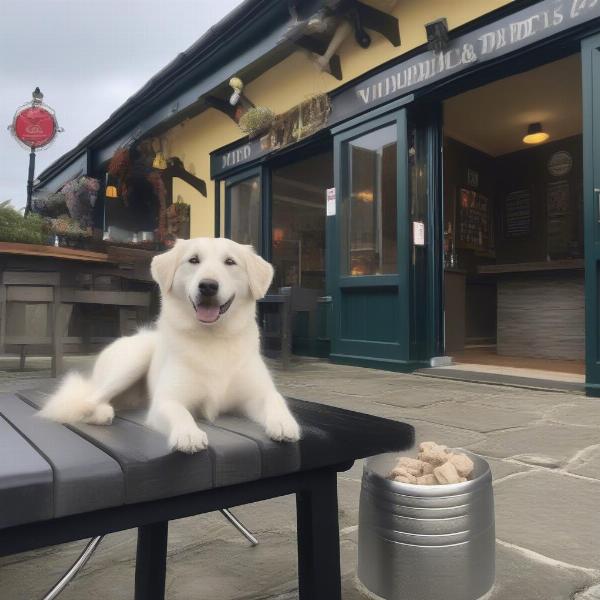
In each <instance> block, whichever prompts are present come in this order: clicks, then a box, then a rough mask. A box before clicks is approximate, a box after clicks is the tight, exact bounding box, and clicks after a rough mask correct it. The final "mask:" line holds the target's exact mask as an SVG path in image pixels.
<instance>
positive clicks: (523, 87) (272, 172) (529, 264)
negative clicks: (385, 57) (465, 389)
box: [211, 1, 600, 394]
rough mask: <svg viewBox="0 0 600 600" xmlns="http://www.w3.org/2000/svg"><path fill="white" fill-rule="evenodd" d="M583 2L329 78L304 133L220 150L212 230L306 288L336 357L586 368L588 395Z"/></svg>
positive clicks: (596, 376)
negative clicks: (323, 100) (291, 139)
mask: <svg viewBox="0 0 600 600" xmlns="http://www.w3.org/2000/svg"><path fill="white" fill-rule="evenodd" d="M599 18H600V5H598V4H597V3H594V2H587V3H586V2H583V3H579V4H578V3H577V2H574V3H572V2H559V3H556V2H545V1H542V2H533V3H527V6H526V7H525V8H522V9H521V10H514V11H513V12H510V11H505V12H504V13H503V14H502V15H500V16H499V18H497V19H496V20H490V19H484V20H481V22H472V23H470V24H469V26H467V27H465V28H463V29H462V30H461V32H460V35H457V36H453V38H452V39H451V40H450V42H449V45H448V46H447V47H446V48H445V49H444V50H442V51H441V52H432V51H429V50H427V49H422V50H421V52H415V53H413V54H412V55H411V56H409V58H407V59H405V60H403V61H398V62H396V63H395V64H392V65H391V66H386V68H385V69H380V70H379V71H378V72H376V73H373V74H369V73H367V74H365V75H364V76H363V77H360V78H358V79H357V80H355V81H353V82H351V83H349V84H348V85H347V86H344V87H343V88H342V89H339V90H336V91H335V92H332V93H331V94H329V99H330V104H331V108H330V112H329V114H328V115H327V120H326V122H325V123H323V124H322V125H321V126H319V127H318V130H317V131H314V132H312V133H311V135H309V136H308V137H307V138H306V139H302V140H300V141H298V142H296V143H289V144H276V143H275V144H274V143H273V136H272V134H270V133H268V134H263V135H262V136H260V135H259V136H257V137H255V138H254V139H250V140H243V141H242V142H241V143H234V144H230V145H228V146H225V147H223V148H220V149H218V150H216V151H215V152H213V153H212V155H211V177H212V178H213V179H214V180H215V193H216V209H215V221H216V228H215V232H216V234H217V235H229V236H231V237H233V238H234V239H240V240H241V241H245V242H248V243H255V244H256V245H257V246H258V247H259V248H260V249H261V252H262V253H263V255H264V256H265V257H267V258H269V259H271V260H272V261H273V263H274V264H275V267H276V269H278V272H279V275H278V277H279V279H278V280H277V282H276V285H277V287H286V286H296V287H306V288H309V289H311V290H313V292H314V294H315V297H316V298H317V299H318V302H319V309H320V311H321V312H320V317H321V321H320V327H321V328H320V329H319V333H318V338H319V340H320V342H321V343H322V344H321V347H320V348H321V352H323V349H324V348H325V351H327V349H328V355H329V357H330V358H331V360H333V361H336V362H341V363H349V364H356V365H363V366H373V367H380V368H387V369H394V370H414V369H416V368H420V367H424V366H430V365H438V364H445V363H446V362H447V359H448V357H452V358H453V360H454V362H456V363H465V362H466V363H470V362H473V361H474V362H475V363H477V364H486V363H491V364H495V365H498V366H499V367H500V366H502V365H505V366H506V365H509V366H524V365H525V366H530V367H531V368H534V369H537V368H543V369H546V370H557V371H563V370H565V371H567V372H572V373H574V374H579V373H581V374H582V373H583V371H584V369H587V370H586V373H587V379H586V383H587V390H588V392H589V393H591V394H594V393H595V391H596V389H597V388H596V386H597V385H598V384H599V383H600V367H599V366H598V360H599V352H598V333H597V323H598V302H597V300H598V298H597V295H598V292H597V285H596V283H595V282H596V281H597V272H598V269H597V258H596V256H597V249H596V242H595V239H596V238H597V237H598V235H599V234H600V230H599V229H598V225H597V223H598V210H599V209H598V192H597V190H596V191H594V190H595V188H600V186H598V185H596V186H595V184H594V181H595V178H596V177H598V176H597V175H596V174H595V171H594V162H593V156H592V152H593V148H594V140H595V139H596V137H597V135H599V134H598V133H597V132H598V131H600V129H599V127H600V122H599V121H598V118H597V117H595V113H594V111H595V104H594V102H593V94H594V90H595V89H596V88H595V86H597V85H600V84H599V83H598V81H599V79H598V77H599V76H600V73H597V62H598V59H597V58H596V57H597V49H596V44H597V40H598V39H600V38H596V37H594V36H595V33H596V31H597V30H598V28H599V24H598V19H599ZM540 129H541V132H540V131H538V130H540ZM528 133H530V134H531V133H542V134H548V137H547V138H544V136H543V135H542V139H541V141H540V142H538V143H535V144H529V143H526V142H525V141H524V138H525V137H526V135H527V134H528ZM292 207H293V208H292ZM309 214H310V217H309V216H308V215H309ZM302 215H304V216H302ZM221 219H222V222H221ZM584 274H585V276H586V280H585V281H584ZM586 312H587V317H586ZM325 340H326V341H327V344H326V345H323V343H324V342H325ZM586 348H587V350H586ZM529 360H530V361H531V362H530V363H528V362H527V361H529ZM536 361H537V362H536ZM552 361H556V362H552Z"/></svg>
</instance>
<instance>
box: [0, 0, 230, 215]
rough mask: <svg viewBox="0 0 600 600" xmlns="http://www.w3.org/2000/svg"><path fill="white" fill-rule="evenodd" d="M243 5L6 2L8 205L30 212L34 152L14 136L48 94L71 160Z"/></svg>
mask: <svg viewBox="0 0 600 600" xmlns="http://www.w3.org/2000/svg"><path fill="white" fill-rule="evenodd" d="M239 3H240V0H218V1H214V0H27V1H23V0H0V200H5V199H9V198H10V199H12V200H13V204H14V205H15V206H19V207H22V206H24V205H25V196H26V191H25V185H26V179H27V166H28V160H29V158H28V152H27V150H25V149H23V148H22V147H21V146H19V145H18V144H17V142H16V141H15V140H14V139H13V137H12V135H11V134H10V132H9V131H8V130H7V129H6V127H7V126H8V125H9V124H10V123H11V122H12V118H13V115H14V112H15V109H16V108H17V107H18V106H20V105H21V104H23V103H24V102H27V101H29V100H30V99H31V92H32V91H33V89H34V88H35V86H36V85H37V86H39V87H40V89H41V90H42V92H43V93H44V101H45V102H47V103H48V105H50V106H51V107H52V108H54V110H55V111H56V115H57V118H58V123H59V125H60V126H61V127H63V128H64V129H65V131H64V133H61V134H59V136H58V137H57V139H56V140H55V141H54V143H53V144H52V145H51V146H50V147H49V148H48V149H46V150H43V151H40V152H39V153H38V156H37V159H36V175H37V174H39V173H41V172H42V170H43V169H44V168H46V167H47V166H48V165H49V164H50V163H52V162H53V161H54V160H56V159H57V158H58V157H59V156H60V155H61V154H63V153H64V152H66V151H67V150H70V149H71V148H72V147H73V146H75V145H76V144H77V143H78V142H79V141H80V140H81V139H82V138H83V137H85V135H87V134H88V133H89V132H90V131H91V130H92V129H94V128H95V127H97V126H98V125H99V124H100V123H101V122H102V121H104V120H105V119H106V118H107V117H108V116H109V115H110V113H111V112H112V111H113V110H115V109H116V108H117V107H118V106H119V105H121V104H122V103H123V102H124V101H125V100H126V99H127V98H128V97H129V96H131V95H132V94H133V93H134V92H135V91H136V90H138V89H139V88H140V87H141V86H142V85H143V84H144V83H145V82H146V81H147V80H148V79H149V78H150V77H152V75H154V74H155V73H156V72H157V71H158V70H159V69H160V68H162V67H163V66H164V65H165V64H167V63H168V62H169V61H171V60H172V59H173V58H175V56H176V55H177V54H178V53H179V52H181V51H182V50H185V49H186V48H187V47H188V46H190V45H191V44H192V43H193V42H194V41H196V40H197V39H198V38H199V37H200V36H201V35H202V33H203V32H204V31H206V29H208V28H209V27H210V26H211V25H213V24H214V23H216V22H217V21H219V20H220V19H221V18H222V17H223V16H225V15H226V14H227V13H228V12H229V11H231V10H232V9H233V8H234V7H235V6H236V5H237V4H239Z"/></svg>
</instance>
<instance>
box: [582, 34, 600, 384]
mask: <svg viewBox="0 0 600 600" xmlns="http://www.w3.org/2000/svg"><path fill="white" fill-rule="evenodd" d="M581 64H582V69H583V77H582V85H583V178H584V193H583V202H584V218H585V227H584V231H585V346H586V348H585V350H586V351H585V357H586V389H587V392H588V394H589V395H593V396H600V335H599V333H600V308H599V300H600V298H599V294H598V285H599V284H600V278H599V271H600V35H596V36H593V37H591V38H588V39H586V40H584V41H583V42H582V46H581Z"/></svg>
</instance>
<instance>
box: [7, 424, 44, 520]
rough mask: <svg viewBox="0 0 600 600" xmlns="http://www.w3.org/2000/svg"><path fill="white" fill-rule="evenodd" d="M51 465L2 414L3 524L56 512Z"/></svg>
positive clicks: (34, 518)
mask: <svg viewBox="0 0 600 600" xmlns="http://www.w3.org/2000/svg"><path fill="white" fill-rule="evenodd" d="M52 486H53V474H52V468H51V467H50V465H49V464H48V462H46V460H44V458H43V457H42V456H41V455H40V454H39V452H37V451H36V450H35V449H34V448H33V447H32V446H31V444H29V443H28V442H27V440H26V439H25V438H23V437H22V436H21V435H20V434H19V433H18V432H17V431H15V430H14V429H13V427H12V426H11V425H10V424H9V423H8V422H7V421H6V420H5V419H4V417H0V528H2V527H8V526H10V525H19V524H21V523H27V522H30V521H42V520H44V519H50V518H51V517H52V516H53V513H54V510H53V498H52Z"/></svg>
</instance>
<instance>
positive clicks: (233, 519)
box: [219, 508, 258, 546]
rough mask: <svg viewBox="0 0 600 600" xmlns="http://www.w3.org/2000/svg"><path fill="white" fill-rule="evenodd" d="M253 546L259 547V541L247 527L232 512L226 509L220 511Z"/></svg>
mask: <svg viewBox="0 0 600 600" xmlns="http://www.w3.org/2000/svg"><path fill="white" fill-rule="evenodd" d="M219 512H220V513H221V514H222V515H223V516H224V517H225V518H226V519H227V520H228V521H229V522H230V523H231V524H232V525H233V526H234V527H235V528H236V529H237V530H238V531H239V532H240V533H241V534H242V535H243V536H244V537H245V538H246V539H247V540H248V541H249V542H250V543H251V544H252V545H253V546H258V540H257V539H256V538H255V537H254V536H253V535H252V532H251V531H249V530H248V529H247V528H246V526H245V525H244V524H243V523H242V522H241V521H240V520H239V519H238V518H237V517H236V516H235V515H233V514H232V513H231V511H230V510H228V509H227V508H224V509H223V510H220V511H219Z"/></svg>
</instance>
